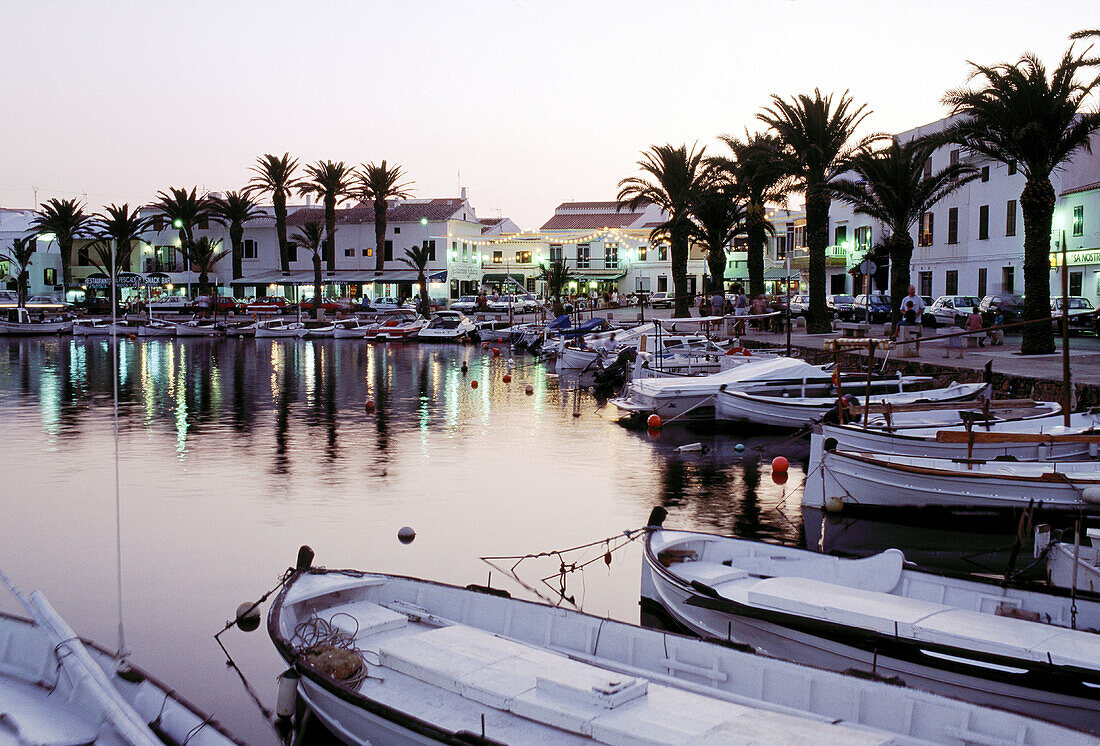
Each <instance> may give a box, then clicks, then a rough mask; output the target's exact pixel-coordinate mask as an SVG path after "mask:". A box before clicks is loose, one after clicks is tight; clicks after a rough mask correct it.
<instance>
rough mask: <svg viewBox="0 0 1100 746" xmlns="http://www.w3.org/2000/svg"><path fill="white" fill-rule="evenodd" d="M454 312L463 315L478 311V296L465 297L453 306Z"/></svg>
mask: <svg viewBox="0 0 1100 746" xmlns="http://www.w3.org/2000/svg"><path fill="white" fill-rule="evenodd" d="M451 310H452V311H461V312H462V313H473V312H474V311H476V310H477V296H476V295H464V296H462V297H461V298H459V299H458V300H456V301H455V302H454V303H452V304H451Z"/></svg>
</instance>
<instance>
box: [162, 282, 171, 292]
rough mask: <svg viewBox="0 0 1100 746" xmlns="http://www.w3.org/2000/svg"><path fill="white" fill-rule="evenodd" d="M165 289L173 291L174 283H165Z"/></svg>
mask: <svg viewBox="0 0 1100 746" xmlns="http://www.w3.org/2000/svg"><path fill="white" fill-rule="evenodd" d="M164 289H165V290H167V291H168V292H169V293H170V292H172V283H168V284H167V285H165V286H164Z"/></svg>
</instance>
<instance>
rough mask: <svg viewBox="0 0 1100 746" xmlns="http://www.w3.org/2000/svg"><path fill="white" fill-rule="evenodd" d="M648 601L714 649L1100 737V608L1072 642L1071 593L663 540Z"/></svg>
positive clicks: (690, 537)
mask: <svg viewBox="0 0 1100 746" xmlns="http://www.w3.org/2000/svg"><path fill="white" fill-rule="evenodd" d="M661 519H662V516H657V517H655V518H653V519H651V523H652V522H659V521H660V520H661ZM642 598H643V605H645V606H648V607H650V608H651V609H652V610H654V611H658V612H661V611H663V612H664V614H665V615H666V616H668V617H671V619H672V620H673V621H675V622H676V623H677V624H679V625H681V626H682V627H685V628H687V629H690V630H691V631H693V632H695V633H696V634H699V635H702V636H704V637H708V638H711V639H718V640H723V641H733V642H738V643H743V644H747V645H750V646H752V647H753V648H754V649H756V650H757V651H759V652H762V653H764V654H766V655H771V656H776V657H779V658H784V659H789V660H797V661H799V662H802V663H806V664H809V665H814V666H819V667H822V668H827V669H831V670H836V671H851V672H855V673H859V674H862V675H870V676H875V677H881V678H886V679H888V680H891V681H893V682H895V683H897V684H901V685H903V686H904V687H911V688H914V689H923V690H926V691H930V692H936V693H938V694H944V695H947V696H951V697H957V698H959V699H961V700H965V701H969V702H974V703H977V704H981V705H985V706H990V707H998V708H1002V709H1004V710H1007V711H1008V712H1012V713H1021V714H1025V715H1028V716H1031V717H1037V718H1042V719H1046V720H1049V721H1051V722H1055V723H1058V724H1061V725H1065V726H1069V727H1073V728H1077V729H1080V730H1086V731H1089V732H1091V733H1092V734H1093V735H1094V736H1095V735H1096V734H1100V635H1098V634H1096V630H1097V629H1098V628H1100V596H1090V597H1088V598H1085V597H1084V596H1081V597H1079V598H1078V599H1077V600H1076V629H1073V628H1071V622H1072V620H1073V613H1074V611H1073V608H1074V602H1073V599H1071V598H1070V597H1069V594H1068V593H1066V592H1060V593H1059V592H1055V591H1051V590H1043V591H1040V590H1028V589H1022V588H1016V587H1002V586H1001V585H1000V584H998V583H997V582H995V581H993V580H989V581H978V580H971V579H967V578H965V577H964V576H951V575H947V574H940V573H932V572H923V571H919V570H916V569H912V568H910V567H906V565H905V558H904V555H903V554H902V553H901V552H900V551H898V550H897V549H888V550H887V551H885V552H883V553H882V554H878V555H875V556H873V557H868V558H865V559H858V560H855V559H841V558H838V557H830V556H828V555H823V554H818V553H816V552H810V551H806V550H803V549H794V548H791V547H781V546H775V545H769V544H765V543H763V542H757V541H748V540H743V539H731V538H725V537H720V536H714V535H710V534H698V533H692V532H686V531H669V530H665V529H662V528H660V527H659V526H654V527H653V528H652V529H651V530H650V531H648V532H647V536H646V546H645V551H644V559H643V569H642ZM1086 630H1087V631H1086ZM961 740H962V741H964V742H970V739H966V738H963V739H961ZM973 742H975V743H976V742H978V741H973Z"/></svg>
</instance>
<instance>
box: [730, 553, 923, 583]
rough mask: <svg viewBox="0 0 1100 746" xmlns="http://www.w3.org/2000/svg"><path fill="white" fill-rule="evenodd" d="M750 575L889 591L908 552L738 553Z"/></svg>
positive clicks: (738, 561) (739, 561)
mask: <svg viewBox="0 0 1100 746" xmlns="http://www.w3.org/2000/svg"><path fill="white" fill-rule="evenodd" d="M730 562H732V564H733V565H734V566H736V567H739V568H741V569H742V570H745V571H746V572H748V573H749V574H750V575H760V576H764V577H784V578H807V579H810V580H821V581H825V582H829V583H833V584H837V585H843V586H849V587H852V588H857V589H860V590H866V591H877V592H880V593H889V592H890V591H892V590H894V588H896V587H897V585H898V583H899V582H900V581H901V571H902V570H903V569H904V567H905V554H904V553H902V552H901V551H900V550H898V549H887V550H886V551H885V552H881V553H879V554H876V555H873V556H871V557H864V558H863V559H843V558H841V557H828V556H825V555H818V556H815V557H810V558H807V559H803V558H799V557H782V556H779V557H776V556H772V557H736V558H734V559H733V560H730Z"/></svg>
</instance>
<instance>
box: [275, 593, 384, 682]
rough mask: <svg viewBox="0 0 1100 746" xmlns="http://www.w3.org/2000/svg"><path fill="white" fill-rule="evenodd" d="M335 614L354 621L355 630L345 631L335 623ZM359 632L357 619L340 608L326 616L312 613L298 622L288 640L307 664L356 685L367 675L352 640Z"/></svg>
mask: <svg viewBox="0 0 1100 746" xmlns="http://www.w3.org/2000/svg"><path fill="white" fill-rule="evenodd" d="M338 617H347V618H348V619H350V620H351V621H352V622H354V624H355V629H354V631H352V632H347V631H345V630H343V629H341V628H340V627H339V626H338V625H337V624H335V623H334V622H335V620H336V619H337V618H338ZM358 634H359V620H358V619H356V618H355V617H354V616H352V615H351V614H347V613H345V612H342V611H341V612H337V613H336V614H333V615H332V617H330V618H329V619H325V618H324V617H320V616H312V617H310V618H308V619H305V620H303V621H301V622H299V623H298V625H297V626H296V627H295V628H294V634H293V636H291V638H290V644H291V645H292V646H293V647H294V650H295V652H296V653H297V654H298V655H299V656H301V657H302V658H304V659H306V661H307V662H308V663H309V664H310V665H312V666H314V667H315V668H317V669H319V670H320V671H322V672H324V673H326V674H328V675H329V676H331V677H332V678H334V679H336V680H338V681H340V682H341V683H343V684H346V685H347V686H350V687H352V688H353V689H355V688H358V687H359V685H360V684H361V683H363V681H364V680H365V679H366V678H367V659H366V655H365V653H364V651H363V650H361V649H360V648H359V647H358V646H357V645H356V644H355V638H356V636H357V635H358Z"/></svg>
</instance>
